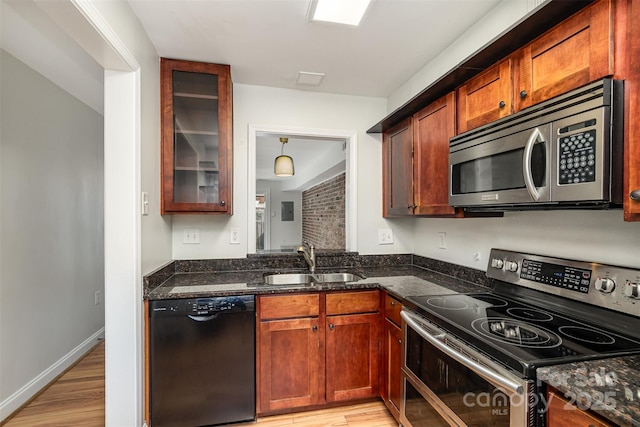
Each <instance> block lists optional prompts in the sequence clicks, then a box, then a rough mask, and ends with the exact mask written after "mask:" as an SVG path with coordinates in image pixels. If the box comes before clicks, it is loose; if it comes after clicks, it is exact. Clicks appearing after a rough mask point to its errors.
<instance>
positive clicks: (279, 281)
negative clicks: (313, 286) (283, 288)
mask: <svg viewBox="0 0 640 427" xmlns="http://www.w3.org/2000/svg"><path fill="white" fill-rule="evenodd" d="M313 281H314V280H313V276H312V275H311V274H268V275H265V276H264V283H265V284H267V285H307V284H310V283H313Z"/></svg>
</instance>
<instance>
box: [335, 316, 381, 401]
mask: <svg viewBox="0 0 640 427" xmlns="http://www.w3.org/2000/svg"><path fill="white" fill-rule="evenodd" d="M325 330H326V340H327V351H326V359H325V360H326V374H327V377H326V378H327V383H326V385H327V389H326V397H327V402H336V401H341V400H352V399H361V398H366V397H373V396H377V395H378V379H379V378H378V376H379V374H378V364H379V358H380V351H379V350H380V314H379V313H369V314H350V315H340V316H327V320H326V329H325Z"/></svg>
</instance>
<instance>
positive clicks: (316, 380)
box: [257, 317, 325, 414]
mask: <svg viewBox="0 0 640 427" xmlns="http://www.w3.org/2000/svg"><path fill="white" fill-rule="evenodd" d="M258 328H259V332H258V335H257V336H258V346H257V349H258V354H257V360H258V373H257V374H258V375H257V383H258V390H257V391H258V399H257V401H258V408H257V412H258V413H259V414H261V413H268V412H273V411H281V410H283V409H289V408H297V407H303V406H312V405H319V404H321V403H324V382H323V379H324V369H325V368H324V348H323V345H324V338H323V335H324V328H323V325H319V319H318V318H317V317H313V318H303V319H289V320H274V321H267V322H260V323H259V325H258Z"/></svg>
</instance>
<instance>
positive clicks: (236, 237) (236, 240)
mask: <svg viewBox="0 0 640 427" xmlns="http://www.w3.org/2000/svg"><path fill="white" fill-rule="evenodd" d="M229 243H231V244H232V245H239V244H240V229H239V228H232V229H231V234H230V235H229Z"/></svg>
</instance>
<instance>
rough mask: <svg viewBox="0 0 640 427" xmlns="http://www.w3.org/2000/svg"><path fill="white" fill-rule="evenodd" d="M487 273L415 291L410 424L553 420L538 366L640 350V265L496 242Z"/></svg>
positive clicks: (409, 318) (408, 324)
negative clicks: (444, 289) (485, 281)
mask: <svg viewBox="0 0 640 427" xmlns="http://www.w3.org/2000/svg"><path fill="white" fill-rule="evenodd" d="M487 276H488V277H490V278H492V279H493V281H492V282H493V286H492V289H491V291H489V292H486V293H476V294H449V295H437V296H433V295H431V296H413V297H408V298H407V300H408V303H407V305H406V307H405V309H404V311H403V312H402V318H403V333H404V336H405V347H404V355H403V368H402V375H403V386H404V399H403V403H402V408H401V422H402V424H403V425H404V426H405V427H409V426H412V427H421V426H429V427H431V426H450V425H454V426H455V425H458V426H495V427H500V426H510V427H516V426H517V427H522V426H527V427H530V426H536V427H540V426H544V425H545V414H544V405H543V403H544V401H545V399H544V398H545V396H544V387H542V386H541V384H537V381H536V369H537V368H538V367H542V366H549V365H556V364H562V363H569V362H574V361H580V360H592V359H602V358H609V357H615V356H621V355H630V354H640V328H638V327H637V325H638V321H639V316H640V270H635V269H630V268H623V267H616V266H611V265H603V264H596V263H589V262H580V261H574V260H567V259H559V258H551V257H546V256H539V255H531V254H524V253H516V252H512V251H506V250H498V249H493V250H492V251H491V256H490V260H489V265H488V267H487Z"/></svg>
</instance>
